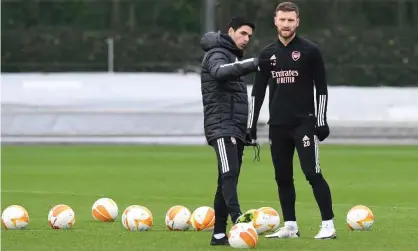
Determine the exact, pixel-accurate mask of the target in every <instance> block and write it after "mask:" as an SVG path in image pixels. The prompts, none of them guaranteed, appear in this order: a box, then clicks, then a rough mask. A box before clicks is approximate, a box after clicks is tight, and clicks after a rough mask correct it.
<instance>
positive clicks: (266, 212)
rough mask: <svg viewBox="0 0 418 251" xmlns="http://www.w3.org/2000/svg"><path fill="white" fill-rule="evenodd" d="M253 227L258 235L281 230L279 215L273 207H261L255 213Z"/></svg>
mask: <svg viewBox="0 0 418 251" xmlns="http://www.w3.org/2000/svg"><path fill="white" fill-rule="evenodd" d="M252 222H253V226H254V228H255V230H256V231H257V234H259V235H261V234H264V233H266V232H269V231H274V230H276V229H278V228H279V225H280V216H279V213H278V212H277V211H276V210H275V209H274V208H272V207H261V208H259V209H257V210H255V211H254V213H253V220H252Z"/></svg>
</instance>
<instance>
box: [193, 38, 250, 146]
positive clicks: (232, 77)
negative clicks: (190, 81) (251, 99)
mask: <svg viewBox="0 0 418 251" xmlns="http://www.w3.org/2000/svg"><path fill="white" fill-rule="evenodd" d="M201 46H202V48H203V50H204V51H205V56H204V58H203V61H202V66H201V84H202V100H203V107H204V127H205V136H206V140H207V141H208V143H209V144H210V143H211V141H212V140H215V139H218V138H220V137H225V136H229V137H231V136H233V137H235V138H236V139H238V140H240V141H242V142H245V133H246V128H247V123H248V121H247V120H248V94H247V87H246V85H245V83H244V78H243V76H244V75H246V74H249V73H251V72H255V71H256V70H257V65H258V60H257V59H256V58H250V59H247V60H244V61H241V58H242V56H243V52H242V50H240V49H238V47H237V46H236V45H235V43H234V42H233V40H232V39H231V37H230V36H228V35H227V34H222V33H220V32H217V33H216V32H209V33H206V34H205V35H204V36H203V37H202V40H201Z"/></svg>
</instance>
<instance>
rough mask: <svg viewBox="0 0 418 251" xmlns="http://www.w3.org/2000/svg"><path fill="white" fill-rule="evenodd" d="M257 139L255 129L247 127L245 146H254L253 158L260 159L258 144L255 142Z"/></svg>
mask: <svg viewBox="0 0 418 251" xmlns="http://www.w3.org/2000/svg"><path fill="white" fill-rule="evenodd" d="M256 139H257V129H250V128H248V129H247V133H246V134H245V141H246V144H245V145H246V146H253V147H254V160H257V161H260V145H259V144H258V143H257V142H256Z"/></svg>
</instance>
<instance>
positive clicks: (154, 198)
mask: <svg viewBox="0 0 418 251" xmlns="http://www.w3.org/2000/svg"><path fill="white" fill-rule="evenodd" d="M1 192H2V193H23V194H46V195H48V194H49V195H77V196H91V197H106V196H107V195H104V194H85V193H82V194H81V193H75V192H74V193H73V192H51V191H35V190H2V191H1ZM120 197H125V198H126V197H129V198H145V199H147V198H148V199H151V200H167V199H176V200H188V201H191V200H193V201H194V200H200V199H201V197H190V196H187V197H186V196H146V197H138V196H126V195H120ZM210 199H211V200H212V198H210ZM240 202H245V203H263V204H274V203H279V200H240ZM296 205H302V206H303V205H308V204H307V203H302V202H296ZM352 206H353V205H352V204H335V203H334V204H333V207H346V208H351V207H352ZM367 206H368V207H371V208H384V209H399V210H418V207H408V206H406V207H405V206H394V205H386V206H382V205H367Z"/></svg>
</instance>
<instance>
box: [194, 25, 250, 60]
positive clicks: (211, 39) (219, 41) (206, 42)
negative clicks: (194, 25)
mask: <svg viewBox="0 0 418 251" xmlns="http://www.w3.org/2000/svg"><path fill="white" fill-rule="evenodd" d="M200 45H201V46H202V49H203V50H204V51H205V52H206V51H209V50H210V49H213V48H224V49H227V50H229V51H231V52H232V53H234V54H235V55H236V56H238V57H242V56H243V51H242V50H241V49H239V48H238V47H237V46H236V45H235V43H234V41H233V40H232V38H231V37H230V36H229V35H228V34H224V33H221V32H220V31H218V32H214V31H211V32H208V33H206V34H205V35H203V37H202V39H201V40H200Z"/></svg>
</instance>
